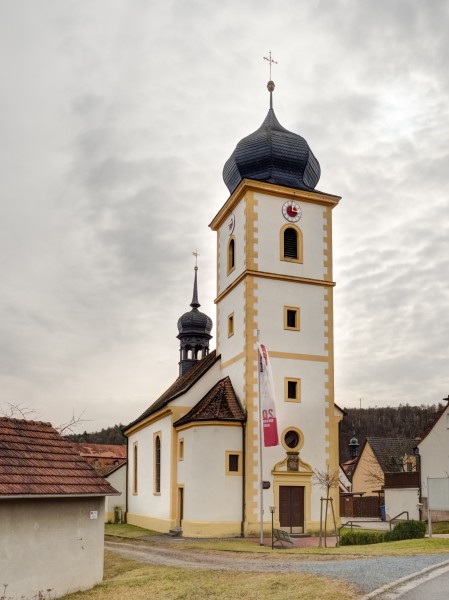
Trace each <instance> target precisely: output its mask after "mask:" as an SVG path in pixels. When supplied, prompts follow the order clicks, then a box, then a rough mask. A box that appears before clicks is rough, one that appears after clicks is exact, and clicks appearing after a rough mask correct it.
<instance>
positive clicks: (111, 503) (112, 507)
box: [103, 461, 127, 523]
mask: <svg viewBox="0 0 449 600" xmlns="http://www.w3.org/2000/svg"><path fill="white" fill-rule="evenodd" d="M126 469H127V463H126V461H125V462H124V463H122V464H120V465H118V466H112V467H109V471H105V472H104V473H103V477H104V478H105V479H106V481H107V482H108V483H110V484H111V485H112V487H113V488H114V489H116V490H117V492H118V496H106V502H105V509H104V522H105V523H121V522H122V520H123V519H124V515H125V514H126V510H127V502H126Z"/></svg>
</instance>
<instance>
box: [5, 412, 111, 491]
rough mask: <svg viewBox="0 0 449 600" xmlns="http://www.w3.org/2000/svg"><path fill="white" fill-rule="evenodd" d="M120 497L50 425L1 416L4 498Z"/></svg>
mask: <svg viewBox="0 0 449 600" xmlns="http://www.w3.org/2000/svg"><path fill="white" fill-rule="evenodd" d="M116 494H118V492H117V490H115V489H114V488H113V487H112V486H111V485H110V484H109V483H108V482H107V481H105V480H104V479H103V477H101V476H100V475H99V474H98V473H97V472H96V471H95V469H93V468H92V467H91V466H90V465H89V464H88V463H87V461H86V460H85V459H84V458H82V457H81V456H80V455H79V453H78V452H77V451H76V450H75V448H74V447H73V446H72V444H70V443H69V442H67V441H65V440H64V439H63V438H62V436H61V435H60V434H59V433H58V432H57V431H56V430H55V429H53V427H52V426H51V424H50V423H42V422H38V421H25V420H21V419H9V418H6V417H0V497H16V496H27V497H28V496H34V497H36V496H86V495H87V496H109V495H116Z"/></svg>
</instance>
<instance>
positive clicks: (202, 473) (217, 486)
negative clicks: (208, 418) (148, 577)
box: [178, 424, 242, 537]
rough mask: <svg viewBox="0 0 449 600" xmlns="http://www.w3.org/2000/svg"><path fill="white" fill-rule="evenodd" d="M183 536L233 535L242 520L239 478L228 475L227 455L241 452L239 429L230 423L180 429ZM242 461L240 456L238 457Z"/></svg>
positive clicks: (179, 480)
mask: <svg viewBox="0 0 449 600" xmlns="http://www.w3.org/2000/svg"><path fill="white" fill-rule="evenodd" d="M181 436H182V437H183V438H184V460H183V461H182V463H183V464H182V465H181V464H179V465H178V485H183V486H184V520H183V522H182V529H183V533H184V535H187V536H195V535H198V536H200V537H204V536H208V535H227V534H229V535H235V534H236V533H238V532H239V529H240V521H241V519H242V475H240V474H227V473H226V471H227V469H226V464H227V463H226V452H241V451H242V427H241V426H240V424H239V425H238V426H235V425H232V426H230V425H229V424H226V425H216V424H214V425H206V426H198V425H196V426H193V427H188V428H185V429H182V430H181V431H180V432H179V437H181ZM240 460H242V457H241V458H240Z"/></svg>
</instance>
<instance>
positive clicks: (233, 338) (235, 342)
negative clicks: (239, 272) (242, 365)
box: [217, 284, 245, 363]
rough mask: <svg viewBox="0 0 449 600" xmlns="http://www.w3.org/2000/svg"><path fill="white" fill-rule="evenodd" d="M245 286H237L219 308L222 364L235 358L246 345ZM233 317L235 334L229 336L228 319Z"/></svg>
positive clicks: (218, 324) (219, 340)
mask: <svg viewBox="0 0 449 600" xmlns="http://www.w3.org/2000/svg"><path fill="white" fill-rule="evenodd" d="M244 306H245V300H244V286H243V284H240V285H237V286H236V287H235V288H234V289H233V290H231V291H230V292H229V294H227V295H226V296H225V297H224V298H223V299H222V301H221V302H220V305H219V307H218V323H217V328H218V331H219V334H218V347H217V351H218V353H219V354H221V362H222V363H226V362H227V361H229V360H231V359H233V358H235V357H236V356H237V355H238V354H239V353H241V352H242V350H243V347H244V343H245V312H244ZM230 315H232V316H233V325H234V333H233V335H229V331H228V319H229V316H230Z"/></svg>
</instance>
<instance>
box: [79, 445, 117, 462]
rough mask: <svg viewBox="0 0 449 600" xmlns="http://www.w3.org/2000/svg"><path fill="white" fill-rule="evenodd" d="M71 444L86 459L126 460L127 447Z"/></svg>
mask: <svg viewBox="0 0 449 600" xmlns="http://www.w3.org/2000/svg"><path fill="white" fill-rule="evenodd" d="M71 444H72V446H73V447H74V448H76V449H77V450H78V452H79V453H80V454H81V456H84V457H85V458H99V459H101V458H107V459H118V460H122V461H124V460H126V445H123V444H121V445H113V444H87V443H85V442H71Z"/></svg>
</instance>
